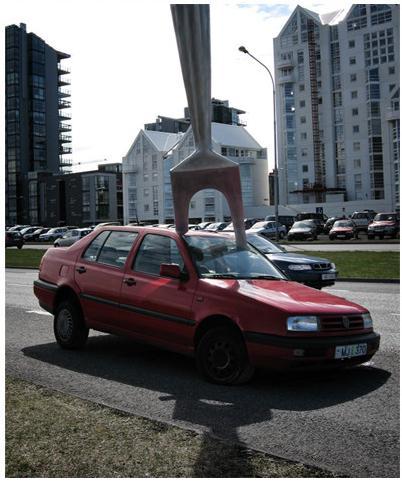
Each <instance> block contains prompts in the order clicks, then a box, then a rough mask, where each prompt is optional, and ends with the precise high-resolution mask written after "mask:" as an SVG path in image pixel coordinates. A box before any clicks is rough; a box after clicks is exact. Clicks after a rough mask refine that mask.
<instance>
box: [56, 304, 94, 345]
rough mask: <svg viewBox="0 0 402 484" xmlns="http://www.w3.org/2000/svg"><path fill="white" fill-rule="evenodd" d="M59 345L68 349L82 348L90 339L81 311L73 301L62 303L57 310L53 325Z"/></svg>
mask: <svg viewBox="0 0 402 484" xmlns="http://www.w3.org/2000/svg"><path fill="white" fill-rule="evenodd" d="M53 329H54V335H55V338H56V341H57V343H58V344H59V345H60V346H61V347H62V348H66V349H79V348H82V347H83V346H84V345H85V343H86V342H87V339H88V333H89V329H88V328H87V327H86V326H85V323H84V318H83V316H82V312H81V309H80V308H79V307H78V306H77V304H76V303H74V302H73V301H71V300H66V301H62V302H61V303H60V304H59V305H58V306H57V309H56V312H55V315H54V323H53Z"/></svg>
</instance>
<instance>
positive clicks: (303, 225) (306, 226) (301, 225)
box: [292, 222, 311, 229]
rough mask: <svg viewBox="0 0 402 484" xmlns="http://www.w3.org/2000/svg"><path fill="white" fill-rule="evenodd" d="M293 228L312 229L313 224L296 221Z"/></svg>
mask: <svg viewBox="0 0 402 484" xmlns="http://www.w3.org/2000/svg"><path fill="white" fill-rule="evenodd" d="M292 229H311V225H309V224H308V223H306V222H296V223H294V224H293V227H292Z"/></svg>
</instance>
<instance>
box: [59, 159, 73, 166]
mask: <svg viewBox="0 0 402 484" xmlns="http://www.w3.org/2000/svg"><path fill="white" fill-rule="evenodd" d="M72 164H73V160H71V159H67V160H66V159H64V158H60V159H59V165H60V166H72Z"/></svg>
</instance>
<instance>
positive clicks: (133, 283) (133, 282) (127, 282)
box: [123, 277, 137, 286]
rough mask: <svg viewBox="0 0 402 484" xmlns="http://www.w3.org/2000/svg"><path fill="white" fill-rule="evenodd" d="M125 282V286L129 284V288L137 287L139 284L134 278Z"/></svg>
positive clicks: (126, 279) (124, 280) (128, 278)
mask: <svg viewBox="0 0 402 484" xmlns="http://www.w3.org/2000/svg"><path fill="white" fill-rule="evenodd" d="M123 282H124V284H127V286H135V285H136V284H137V281H136V280H135V279H133V278H132V277H127V278H125V279H123Z"/></svg>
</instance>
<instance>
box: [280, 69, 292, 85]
mask: <svg viewBox="0 0 402 484" xmlns="http://www.w3.org/2000/svg"><path fill="white" fill-rule="evenodd" d="M285 82H296V79H295V75H294V73H293V72H291V73H290V74H288V73H286V74H282V73H280V74H279V77H278V84H285Z"/></svg>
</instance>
